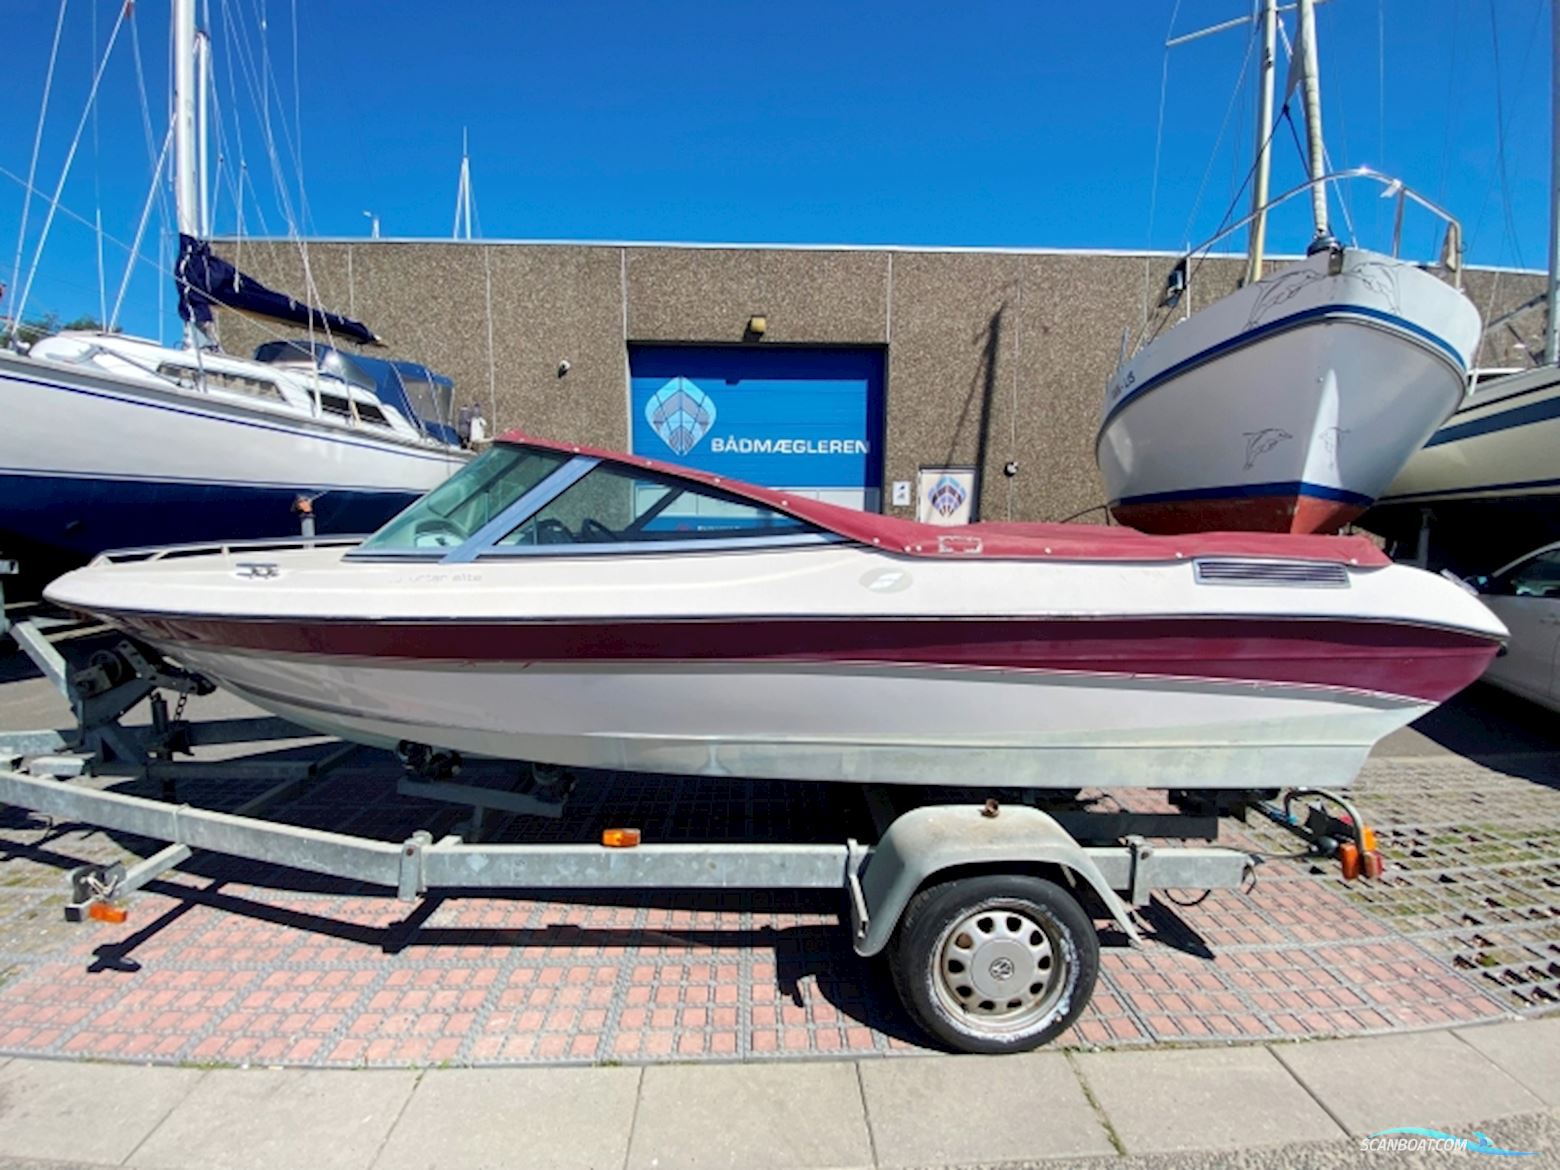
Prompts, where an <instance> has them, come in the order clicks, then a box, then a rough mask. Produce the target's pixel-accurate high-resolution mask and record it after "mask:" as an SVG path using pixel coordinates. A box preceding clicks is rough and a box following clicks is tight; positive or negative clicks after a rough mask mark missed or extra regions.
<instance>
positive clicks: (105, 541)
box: [0, 0, 469, 571]
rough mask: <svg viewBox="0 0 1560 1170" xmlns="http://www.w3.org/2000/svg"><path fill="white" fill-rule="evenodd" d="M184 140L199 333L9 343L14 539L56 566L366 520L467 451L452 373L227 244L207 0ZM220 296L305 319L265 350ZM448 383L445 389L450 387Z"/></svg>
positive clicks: (185, 66)
mask: <svg viewBox="0 0 1560 1170" xmlns="http://www.w3.org/2000/svg"><path fill="white" fill-rule="evenodd" d="M172 23H173V44H174V86H173V96H174V119H175V124H174V144H175V155H176V187H175V193H176V203H177V208H178V228H179V243H180V250H179V262H178V268H177V272H176V274H175V278H176V283H177V286H178V292H179V312H180V316H181V317H182V318H183V319H184V322H185V332H184V344H183V345H182V346H179V347H169V346H164V345H162V344H160V343H158V342H156V341H150V340H143V339H139V338H134V337H128V336H124V335H122V334H118V333H112V332H74V331H72V332H64V333H60V334H56V335H54V336H50V337H46V338H43V339H41V340H38V341H35V342H34V343H33V344H32V345H31V346H30V347H26V349H25V351H23V350H21V349H20V348H19V349H16V350H4V349H0V418H3V419H4V420H5V422H4V425H3V426H0V548H3V549H4V551H5V552H6V553H7V555H9V556H14V557H20V558H21V560H22V565H23V570H24V571H27V570H28V568H29V566H32V567H34V568H46V569H47V570H49V571H52V570H54V569H56V568H59V567H64V566H67V565H69V564H71V563H80V562H82V561H85V560H87V559H89V558H90V557H92V556H94V555H96V554H97V553H100V552H102V551H104V550H105V549H108V548H124V547H130V546H136V545H150V544H173V543H184V542H192V541H201V540H212V539H224V540H228V539H234V540H246V539H253V538H259V537H267V536H286V535H290V534H295V533H297V532H298V531H299V530H300V512H301V511H307V512H310V513H311V514H312V517H313V522H314V524H315V526H316V530H317V531H319V532H321V533H324V532H354V533H355V532H368V531H372V530H373V529H374V528H376V527H378V526H379V525H380V524H382V523H383V522H384V521H385V520H387V519H388V518H389V517H391V516H393V515H394V514H395V513H396V512H398V511H400V510H401V509H402V508H404V507H405V506H406V505H407V504H409V503H410V502H411V501H412V500H414V499H416V498H417V497H418V496H420V495H422V494H423V493H424V492H426V491H428V490H429V489H430V488H433V487H435V486H437V485H438V484H440V483H442V482H443V481H444V480H445V479H446V478H447V477H448V476H449V475H450V474H451V473H452V472H454V471H455V470H456V469H458V468H459V467H461V466H462V465H463V464H464V463H465V462H466V460H467V458H468V455H469V453H468V452H466V451H464V450H462V449H461V447H460V445H459V442H458V440H457V439H456V438H455V436H454V435H453V434H452V433H451V432H450V430H449V429H448V423H449V420H448V418H439V417H434V414H435V413H436V412H435V411H430V410H426V409H423V408H424V407H426V406H427V405H428V404H430V403H437V402H439V401H444V402H446V404H447V400H448V381H447V379H441V378H439V377H438V376H437V375H434V374H433V373H432V372H431V371H428V370H426V368H424V367H420V366H414V365H412V364H410V363H399V362H383V361H379V360H377V359H372V358H360V357H357V356H355V355H353V354H350V353H347V352H346V351H345V350H343V349H342V348H341V343H345V342H349V341H350V342H356V343H364V344H369V343H374V342H376V341H377V338H376V337H375V335H374V333H373V332H372V330H370V329H369V328H368V327H367V326H366V325H364V324H363V323H362V322H359V321H355V320H353V319H351V318H348V317H344V316H341V315H339V314H334V313H329V312H326V311H324V310H322V309H319V308H316V307H314V306H312V305H308V304H304V303H301V302H299V301H295V300H293V299H292V298H291V297H288V296H286V295H284V294H282V293H278V292H275V291H273V290H271V289H269V288H266V287H265V286H264V285H263V284H261V283H260V282H259V281H256V280H254V279H253V278H251V277H248V276H246V275H245V274H243V273H241V272H239V271H238V270H237V269H235V268H234V267H233V266H232V265H231V264H229V263H227V262H226V261H224V260H223V259H222V258H221V257H220V256H218V255H216V254H215V253H214V252H213V251H212V249H211V245H210V242H209V241H208V240H207V239H206V238H204V237H205V230H204V229H205V225H204V224H202V223H201V218H202V215H201V212H202V207H201V204H202V200H201V199H200V196H199V189H200V184H199V177H198V175H197V169H198V166H199V159H200V158H201V157H202V156H203V155H204V151H203V150H202V149H201V146H200V142H199V140H198V139H199V136H200V135H203V134H204V130H205V127H204V126H203V125H201V124H199V122H198V119H197V112H196V107H197V86H196V63H195V57H196V53H197V51H198V50H197V42H198V40H199V38H200V36H201V34H199V33H198V32H197V29H196V22H195V0H174V2H173V6H172ZM216 308H227V309H233V310H237V311H240V312H244V313H247V314H250V315H253V316H258V317H262V318H266V319H269V320H271V321H277V322H281V323H284V324H286V325H291V326H295V327H299V328H302V329H306V330H307V331H308V332H309V334H310V339H309V340H308V341H299V342H286V341H283V342H280V343H270V344H268V345H265V346H262V347H261V350H260V351H259V353H258V354H257V357H256V358H253V359H251V358H242V357H237V356H233V355H229V354H224V353H222V352H220V350H219V349H217V348H216V347H215V345H214V344H213V342H212V337H213V336H214V330H213V320H214V310H215V309H216ZM441 384H442V385H441Z"/></svg>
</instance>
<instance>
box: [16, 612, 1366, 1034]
mask: <svg viewBox="0 0 1560 1170" xmlns="http://www.w3.org/2000/svg"><path fill="white" fill-rule="evenodd" d="M61 629H62V628H61V627H56V628H55V629H54V630H53V631H51V632H49V633H47V634H46V633H45V632H44V631H42V630H40V629H38V628H36V627H32V628H29V627H28V626H27V623H18V625H17V627H16V629H15V630H14V631H13V633H15V634H17V635H19V636H18V642H19V644H21V645H22V646H23V647H24V648H25V649H26V650H27V652H28V653H29V654H30V655H32V656H33V657H34V658H35V660H38V661H39V665H40V667H42V668H43V669H44V670H45V673H46V674H47V675H48V677H49V678H50V679H51V681H53V682H55V684H56V686H58V687H59V688H60V690H61V693H62V694H64V695H65V696H66V698H67V699H69V700H70V701H71V705H72V710H73V711H75V712H76V715H77V719H78V721H79V723H80V728H79V730H78V732H77V734H76V736H75V738H74V740H73V741H70V742H67V741H65V740H64V739H62V738H61V737H60V736H58V735H56V734H55V733H52V732H51V733H21V734H16V735H0V803H4V804H10V805H16V806H18V807H21V808H27V809H31V810H34V811H36V812H38V813H42V814H45V815H49V816H53V817H61V818H68V819H70V820H71V821H76V822H80V823H84V824H88V825H95V826H101V827H104V828H107V829H112V830H118V831H121V832H126V833H133V834H136V835H139V836H143V837H146V838H149V839H152V840H155V841H162V842H166V843H167V844H166V845H165V846H164V847H163V848H162V849H160V850H159V851H157V852H156V853H154V854H152V855H151V856H148V857H146V858H144V859H143V860H141V861H139V862H137V863H135V864H133V865H129V866H126V865H124V864H114V865H109V866H84V867H80V868H78V869H76V870H74V871H72V872H71V874H70V882H71V900H70V903H69V904H68V906H67V907H66V915H67V917H68V918H71V919H73V920H83V919H93V920H99V921H106V922H111V923H113V922H123V921H125V920H126V917H127V914H128V909H127V906H126V898H127V896H128V895H130V894H131V893H133V892H134V891H136V890H138V889H140V888H142V887H143V886H145V885H146V884H148V883H149V882H152V881H154V880H156V879H157V878H158V877H159V876H160V875H162V874H164V873H166V872H167V871H169V870H170V869H173V868H174V867H176V866H178V865H180V864H182V863H183V862H185V861H186V860H187V859H189V857H190V856H191V855H192V853H193V852H194V851H195V850H207V851H209V852H212V853H217V854H224V855H228V856H232V857H238V858H243V859H246V860H251V861H258V862H263V863H267V864H272V865H277V866H285V867H288V868H290V869H295V870H302V871H306V872H309V873H314V874H321V875H327V876H332V877H337V878H343V879H351V880H356V881H361V882H365V883H368V884H371V885H375V886H379V887H382V888H384V889H386V890H393V891H394V892H395V894H396V896H397V897H398V898H400V899H402V900H405V901H409V902H412V901H416V900H418V899H420V898H422V897H423V896H425V895H430V894H443V893H448V894H455V895H458V894H460V893H474V892H477V891H492V890H503V891H512V892H515V891H541V890H567V891H604V890H613V891H624V890H682V891H686V890H793V891H794V890H818V891H833V892H835V893H838V894H840V895H842V897H843V900H844V903H845V908H846V912H847V915H848V921H849V925H850V930H851V934H852V943H853V945H854V948H855V951H856V953H857V954H858V955H861V956H863V957H871V956H876V955H880V954H884V955H886V956H887V959H888V962H889V965H890V970H891V972H892V974H893V977H894V982H895V984H896V986H897V988H898V989H899V992H900V996H901V998H902V999H903V1000H904V1002H905V1005H906V1007H907V1008H908V1009H909V1011H910V1013H911V1015H912V1016H913V1017H914V1018H915V1019H916V1020H917V1021H918V1022H919V1023H920V1024H921V1025H922V1026H923V1027H924V1028H925V1029H926V1030H927V1031H928V1032H929V1033H931V1034H932V1035H933V1036H935V1037H936V1038H937V1039H938V1040H940V1041H941V1042H942V1043H943V1044H945V1045H947V1046H948V1047H950V1048H953V1049H956V1050H962V1051H968V1052H1010V1051H1021V1050H1024V1049H1029V1048H1033V1047H1037V1046H1039V1045H1041V1044H1044V1043H1046V1042H1047V1041H1049V1040H1050V1039H1052V1038H1053V1037H1055V1036H1056V1035H1058V1034H1059V1033H1061V1032H1062V1031H1064V1030H1065V1029H1066V1028H1067V1027H1068V1026H1070V1025H1071V1024H1072V1022H1073V1021H1074V1020H1075V1019H1076V1018H1077V1016H1078V1015H1079V1014H1080V1013H1081V1012H1082V1010H1083V1009H1084V1007H1085V1006H1086V1005H1087V1002H1088V1000H1089V997H1090V995H1091V994H1092V991H1093V987H1094V983H1095V978H1096V976H1097V973H1098V968H1099V945H1100V944H1099V935H1098V930H1097V928H1096V926H1095V920H1096V919H1098V918H1108V919H1109V920H1111V921H1112V922H1113V923H1114V924H1115V926H1116V927H1118V928H1119V929H1120V931H1121V932H1122V933H1123V934H1124V935H1125V936H1126V937H1127V939H1128V940H1130V941H1131V942H1133V943H1138V942H1140V941H1141V939H1140V936H1139V932H1138V929H1137V926H1136V924H1135V922H1134V920H1133V914H1132V907H1135V906H1137V905H1140V904H1142V903H1144V902H1146V901H1147V900H1148V898H1149V895H1150V893H1151V892H1152V891H1154V890H1158V889H1180V890H1212V889H1230V888H1239V887H1241V886H1242V885H1244V884H1246V883H1248V882H1251V881H1254V880H1255V866H1256V864H1257V859H1256V858H1254V857H1252V856H1250V855H1248V854H1246V853H1244V852H1241V851H1239V850H1236V849H1231V848H1228V847H1221V846H1217V845H1214V844H1211V842H1213V841H1214V840H1215V839H1216V837H1217V833H1218V817H1219V815H1220V814H1221V813H1225V812H1228V811H1231V809H1232V806H1231V805H1230V804H1229V802H1228V797H1227V796H1223V797H1221V798H1219V799H1208V798H1205V797H1202V796H1199V795H1198V794H1182V795H1183V796H1184V797H1185V799H1184V800H1182V801H1180V802H1179V811H1177V812H1173V813H1133V812H1099V811H1095V810H1090V809H1080V808H1076V807H1066V806H1055V807H1045V806H1042V804H1040V803H1038V802H1035V803H1031V802H1030V800H1029V799H1020V800H1015V801H1012V802H1004V801H1002V800H998V799H994V798H983V797H981V796H964V797H959V798H952V797H950V798H948V799H933V800H932V802H930V803H925V802H924V801H925V800H926V797H924V796H922V795H921V794H920V793H918V792H916V791H914V790H907V789H904V788H897V787H895V788H890V787H879V788H871V789H867V790H865V793H864V795H865V798H866V799H865V803H866V807H867V810H868V812H869V813H870V816H871V820H872V823H873V827H874V832H875V837H874V839H873V840H871V841H862V840H858V839H856V838H853V837H844V838H843V839H841V840H839V841H837V842H831V843H822V844H818V843H783V842H757V843H738V844H708V843H681V842H679V843H656V842H654V841H646V840H644V839H643V834H642V833H641V831H640V830H639V829H638V828H636V827H633V826H621V827H612V828H607V829H605V830H604V831H603V832H602V833H601V835H600V839H599V840H593V841H588V842H584V843H572V844H502V843H492V842H486V841H483V840H481V839H480V838H481V836H482V829H483V827H484V817H483V814H484V813H486V812H492V811H501V812H505V813H508V814H510V815H524V816H536V815H541V816H552V817H556V816H559V815H561V814H562V812H563V810H564V805H565V802H566V800H567V795H568V783H567V781H566V779H565V778H564V777H563V776H562V775H561V774H560V773H558V772H557V771H556V770H549V769H535V770H534V771H533V772H532V773H531V774H530V775H529V779H528V781H527V782H524V783H522V784H521V785H520V787H519V789H518V790H514V791H507V792H506V791H495V790H493V789H491V788H488V787H486V786H482V785H477V784H471V783H466V782H464V780H461V779H458V778H457V777H458V774H459V772H460V761H459V760H458V759H457V758H454V757H452V756H451V755H450V754H449V753H439V752H432V751H430V750H429V749H426V748H419V747H418V746H417V745H412V744H404V745H402V751H401V753H400V754H401V757H402V763H403V765H404V766H405V768H406V769H407V773H408V774H407V775H405V776H403V777H402V779H401V781H400V784H399V786H398V787H399V791H401V792H402V793H409V794H412V795H416V796H419V797H424V798H427V797H430V796H431V797H433V798H434V799H440V800H445V801H448V802H451V803H455V804H460V805H465V806H469V807H470V808H471V809H472V810H473V811H472V815H471V817H470V820H469V821H468V822H467V824H466V825H465V826H463V829H464V831H463V832H461V833H446V834H444V835H441V836H438V837H435V836H434V834H433V833H432V832H429V831H426V830H422V831H417V832H414V833H412V834H411V835H409V836H408V837H406V838H405V839H404V840H402V841H399V842H396V841H384V840H376V839H371V838H367V837H361V836H353V835H348V834H342V833H335V832H329V831H325V830H320V829H315V828H308V827H302V826H297V825H290V824H284V823H281V822H278V821H274V820H268V819H266V818H265V815H264V814H265V813H266V812H267V811H268V810H270V809H273V808H275V807H276V806H277V805H279V804H282V803H284V802H286V801H288V800H290V799H292V798H294V797H296V796H297V795H299V794H300V793H301V792H303V791H304V790H305V789H306V788H307V787H308V786H309V785H310V784H312V783H314V782H315V781H317V780H318V779H320V778H321V777H322V776H324V775H325V774H326V773H327V772H328V771H329V770H330V769H331V768H332V767H335V766H336V765H338V764H340V763H341V762H342V761H343V760H344V759H346V758H347V757H348V756H349V755H351V754H352V753H353V752H354V751H356V750H357V749H356V747H355V746H354V745H340V746H337V747H335V748H333V749H330V750H328V751H327V752H325V754H323V755H322V756H321V757H319V758H318V759H315V760H313V761H309V762H298V761H289V762H284V763H274V762H253V761H244V760H235V761H231V762H210V761H199V762H197V761H187V760H177V759H175V758H174V757H175V756H176V755H181V754H186V753H189V752H191V750H192V749H193V748H194V747H195V746H196V745H198V744H202V743H210V742H213V736H214V734H215V735H216V736H217V738H219V739H226V740H228V741H229V742H231V739H232V729H230V728H229V729H224V728H221V727H220V725H204V724H190V723H187V722H185V721H184V720H183V718H182V714H183V707H184V703H185V701H186V700H187V699H188V698H189V697H190V696H191V695H201V694H206V693H209V692H210V690H212V689H213V688H212V687H211V685H210V683H208V682H207V681H206V680H204V679H202V678H200V677H199V676H197V675H193V674H191V673H190V672H188V671H185V670H183V669H182V668H180V667H178V666H176V665H175V664H172V663H168V662H166V661H164V660H163V659H161V657H160V656H159V655H157V653H156V652H155V651H153V650H152V649H151V648H150V647H147V646H144V645H141V644H138V643H136V642H134V641H133V640H132V639H129V638H125V637H124V636H123V635H119V634H114V633H112V632H106V631H101V630H99V631H96V634H97V636H99V637H103V636H106V637H108V639H109V642H110V645H109V648H108V649H106V650H105V649H103V648H101V647H99V648H92V644H91V642H90V641H88V642H87V643H86V644H85V645H83V646H80V647H76V648H74V649H68V648H67V649H65V652H63V653H62V648H63V647H69V645H70V636H71V634H72V633H73V631H71V630H70V629H69V628H68V627H66V628H63V629H64V634H65V637H64V638H63V640H62V638H61ZM163 690H171V691H173V692H174V693H176V694H178V695H179V696H180V698H179V701H178V704H177V709H176V710H175V712H174V713H173V715H172V716H171V717H170V715H169V713H168V710H167V704H166V700H165V699H164V698H163V696H162V693H161V692H162V691H163ZM142 699H145V700H148V701H149V702H150V704H151V712H152V723H151V727H150V728H145V729H129V728H126V727H124V726H123V725H122V724H121V723H120V719H121V718H122V716H124V715H125V714H126V713H127V712H128V711H129V710H130V709H131V708H132V707H134V706H136V705H137V704H139V702H140V701H141V700H142ZM228 722H229V723H238V724H243V725H244V726H243V727H241V728H240V729H239V734H240V735H248V736H249V737H250V738H255V737H258V736H259V735H260V734H261V733H262V732H263V731H265V730H266V728H264V727H263V726H262V725H268V724H269V725H278V724H279V725H280V729H278V728H277V727H275V726H272V727H270V728H269V731H270V733H271V734H272V735H278V734H281V735H286V734H290V735H291V736H307V735H311V734H312V733H309V732H305V731H303V730H302V729H300V728H294V727H291V725H288V724H285V723H284V722H283V721H280V720H267V719H259V720H234V721H228ZM212 727H217V728H218V732H217V733H213V732H212V731H211V728H212ZM224 733H225V734H224ZM113 773H119V774H127V775H129V776H138V777H148V778H153V779H156V780H159V781H160V782H161V784H162V794H163V796H162V799H154V798H150V797H145V796H136V795H129V794H126V793H122V792H115V791H109V790H105V789H102V788H95V787H90V786H89V785H88V784H87V783H85V782H84V781H86V780H88V779H89V778H91V777H92V776H94V775H98V774H102V775H108V774H113ZM522 775H525V773H522ZM239 776H243V777H247V778H249V779H264V780H271V781H273V783H272V784H271V786H270V787H269V788H267V789H266V790H265V791H264V792H262V793H261V794H260V795H259V796H257V797H255V798H254V799H252V800H250V801H249V802H247V803H246V804H244V805H243V806H241V807H239V808H237V809H235V810H233V811H231V812H219V811H215V810H211V809H205V808H198V807H195V806H192V805H190V804H188V803H180V802H179V801H178V798H177V785H178V784H179V782H180V781H182V780H184V779H210V778H213V777H224V778H236V777H239ZM1306 795H1316V794H1314V793H1309V794H1306ZM1325 795H1326V797H1327V799H1333V800H1335V799H1338V798H1334V797H1331V795H1330V794H1325ZM1293 799H1295V797H1291V800H1290V801H1286V802H1285V805H1284V811H1283V812H1282V813H1278V812H1273V813H1270V815H1273V816H1274V817H1275V819H1280V823H1283V819H1282V818H1287V820H1288V821H1289V822H1290V824H1289V826H1288V827H1291V828H1294V829H1296V830H1297V831H1299V832H1302V833H1309V832H1313V830H1316V829H1318V827H1320V828H1321V829H1323V830H1326V831H1329V832H1332V833H1334V834H1336V835H1337V836H1336V837H1335V838H1333V839H1331V844H1332V846H1333V848H1334V849H1335V850H1336V849H1337V847H1338V845H1339V842H1340V841H1341V840H1342V838H1343V837H1344V836H1346V835H1347V834H1346V832H1345V831H1344V830H1343V829H1342V828H1340V827H1339V826H1340V825H1341V824H1342V821H1341V820H1340V819H1338V818H1331V817H1327V816H1323V815H1322V814H1320V813H1316V812H1314V811H1313V812H1312V813H1311V814H1310V815H1308V817H1307V818H1301V817H1299V816H1297V815H1296V814H1295V813H1294V812H1293V811H1292V808H1291V807H1290V804H1291V802H1292V800H1293ZM1312 807H1313V810H1314V809H1316V808H1319V807H1320V805H1315V806H1312ZM1351 815H1352V816H1353V820H1352V827H1353V830H1354V833H1355V837H1356V840H1355V842H1353V844H1355V845H1356V846H1357V847H1358V849H1359V850H1360V851H1361V852H1364V848H1365V844H1366V841H1365V838H1364V836H1363V834H1364V833H1367V832H1368V830H1367V829H1366V828H1365V826H1364V825H1363V822H1361V821H1360V820H1359V818H1358V816H1357V814H1354V810H1353V809H1352V808H1347V809H1346V810H1345V811H1344V812H1343V814H1342V817H1343V818H1349V817H1350V816H1351ZM1318 816H1322V819H1321V820H1320V821H1318V820H1317V819H1316V818H1317V817H1318ZM1313 835H1315V836H1320V835H1321V834H1319V833H1313ZM1197 839H1200V840H1202V841H1203V842H1207V843H1204V844H1195V845H1193V844H1184V843H1178V844H1163V843H1161V842H1162V841H1164V840H1179V841H1183V842H1184V841H1187V840H1197ZM1345 843H1347V842H1345ZM1346 872H1347V870H1346Z"/></svg>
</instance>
